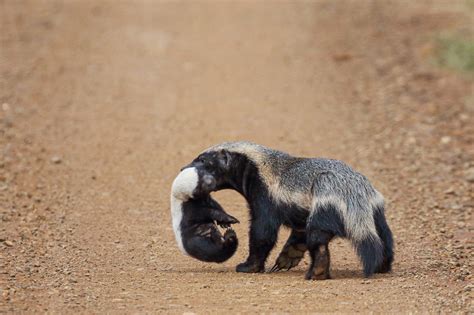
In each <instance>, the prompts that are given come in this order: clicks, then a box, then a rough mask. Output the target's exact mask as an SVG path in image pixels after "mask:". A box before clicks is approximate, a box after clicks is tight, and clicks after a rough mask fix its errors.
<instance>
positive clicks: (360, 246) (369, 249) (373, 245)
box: [354, 234, 383, 277]
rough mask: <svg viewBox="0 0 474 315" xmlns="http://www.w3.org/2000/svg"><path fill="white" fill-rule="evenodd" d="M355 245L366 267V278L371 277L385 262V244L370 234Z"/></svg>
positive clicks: (376, 236)
mask: <svg viewBox="0 0 474 315" xmlns="http://www.w3.org/2000/svg"><path fill="white" fill-rule="evenodd" d="M354 243H355V248H356V251H357V254H358V255H359V257H360V259H361V261H362V265H363V267H364V276H365V277H370V276H371V275H372V274H373V273H374V272H376V270H377V268H379V266H380V265H381V264H382V261H383V244H382V241H381V240H380V238H379V237H378V235H371V234H369V235H368V236H367V237H365V238H363V239H362V240H358V241H356V242H354Z"/></svg>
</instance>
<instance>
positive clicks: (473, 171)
mask: <svg viewBox="0 0 474 315" xmlns="http://www.w3.org/2000/svg"><path fill="white" fill-rule="evenodd" d="M464 178H465V179H466V180H467V181H468V182H470V183H474V167H471V168H470V169H468V170H466V171H464Z"/></svg>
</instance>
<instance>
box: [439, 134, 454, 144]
mask: <svg viewBox="0 0 474 315" xmlns="http://www.w3.org/2000/svg"><path fill="white" fill-rule="evenodd" d="M440 142H441V144H448V143H450V142H451V137H450V136H444V137H442V138H441V140H440Z"/></svg>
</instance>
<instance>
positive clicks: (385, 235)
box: [374, 207, 394, 273]
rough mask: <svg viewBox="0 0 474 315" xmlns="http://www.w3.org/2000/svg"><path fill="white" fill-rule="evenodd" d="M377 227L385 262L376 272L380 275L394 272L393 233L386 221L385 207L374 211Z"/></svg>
mask: <svg viewBox="0 0 474 315" xmlns="http://www.w3.org/2000/svg"><path fill="white" fill-rule="evenodd" d="M374 221H375V227H376V229H377V234H378V235H379V237H380V239H381V240H382V243H383V261H382V263H381V264H380V265H379V266H378V268H377V269H376V270H375V272H378V273H386V272H390V270H392V262H393V256H394V255H393V236H392V231H391V230H390V228H389V227H388V224H387V221H386V220H385V214H384V209H383V207H379V208H376V209H375V211H374Z"/></svg>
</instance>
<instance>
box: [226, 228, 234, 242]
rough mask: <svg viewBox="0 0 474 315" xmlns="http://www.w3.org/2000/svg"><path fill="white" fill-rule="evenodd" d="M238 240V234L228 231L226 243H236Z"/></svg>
mask: <svg viewBox="0 0 474 315" xmlns="http://www.w3.org/2000/svg"><path fill="white" fill-rule="evenodd" d="M236 239H237V234H236V233H235V231H234V230H233V229H227V230H226V231H225V233H224V241H226V242H227V241H234V240H236Z"/></svg>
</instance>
